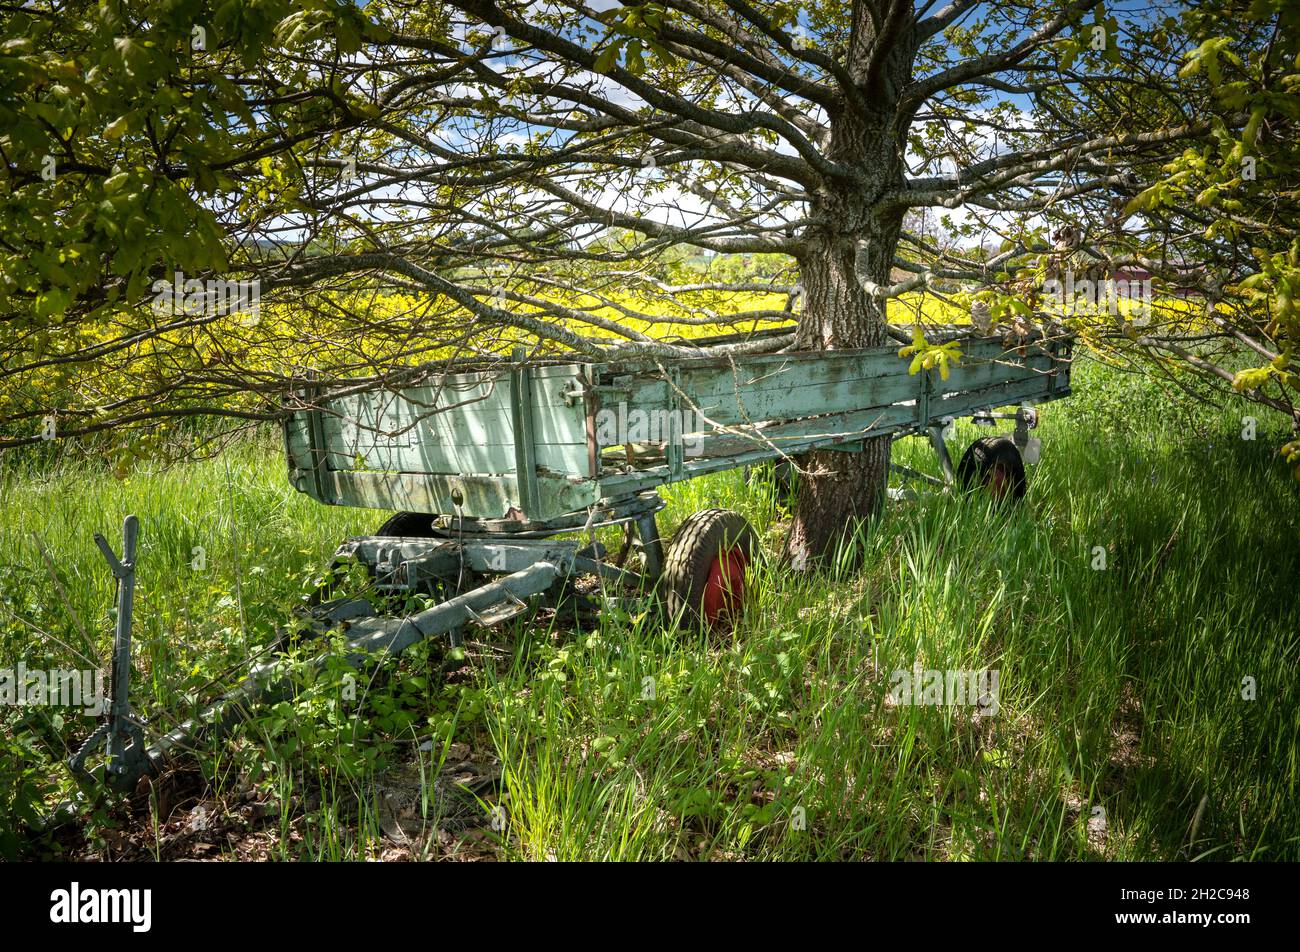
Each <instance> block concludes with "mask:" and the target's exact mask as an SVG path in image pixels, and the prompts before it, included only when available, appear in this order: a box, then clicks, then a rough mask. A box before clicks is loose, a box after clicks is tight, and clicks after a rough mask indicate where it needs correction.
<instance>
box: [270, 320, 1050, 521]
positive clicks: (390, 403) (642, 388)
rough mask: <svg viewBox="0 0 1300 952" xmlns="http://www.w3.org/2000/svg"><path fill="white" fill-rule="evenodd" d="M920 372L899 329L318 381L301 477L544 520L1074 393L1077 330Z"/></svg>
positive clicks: (290, 447) (451, 507) (303, 422)
mask: <svg viewBox="0 0 1300 952" xmlns="http://www.w3.org/2000/svg"><path fill="white" fill-rule="evenodd" d="M961 349H962V353H963V358H962V361H961V364H960V365H958V366H955V367H953V368H952V369H951V373H950V375H949V378H948V379H947V380H944V379H942V378H941V376H940V374H939V373H938V371H937V370H930V371H921V372H919V373H917V374H909V373H908V366H909V364H910V360H909V359H907V358H900V357H899V356H898V347H897V345H889V346H884V347H875V348H866V349H861V350H837V351H826V352H816V353H780V354H761V355H746V356H739V355H737V356H733V357H725V358H718V357H712V356H710V357H699V358H687V359H680V360H673V361H670V362H663V363H660V364H649V363H647V364H644V365H639V366H630V365H626V364H624V365H610V364H596V363H577V362H575V363H554V364H545V365H540V366H530V365H526V364H523V363H518V364H507V365H505V366H504V367H497V368H493V369H488V370H467V371H465V372H452V373H440V374H437V375H433V376H430V377H428V378H427V379H424V380H422V381H420V382H418V383H416V384H413V385H407V386H404V387H402V388H401V389H385V388H377V389H370V390H365V391H363V392H355V393H348V394H345V395H339V396H328V395H325V396H316V397H313V396H312V395H311V394H310V393H308V394H304V396H305V397H306V400H305V402H307V403H309V404H310V409H306V410H302V411H299V412H296V413H294V414H293V415H292V416H291V417H289V418H288V419H287V420H286V423H285V444H286V451H287V454H288V460H289V470H290V478H291V481H292V483H293V485H294V486H295V487H296V488H297V489H298V490H299V491H301V492H305V493H307V494H309V495H310V496H312V497H313V498H315V499H317V500H319V501H321V502H323V503H328V504H331V505H343V506H363V507H370V508H376V509H390V510H396V511H410V512H424V513H433V514H444V515H447V514H451V513H452V512H453V511H455V509H456V502H457V500H459V503H460V512H461V515H462V516H464V517H467V518H474V519H485V520H495V519H510V520H518V521H524V522H529V523H544V522H549V521H552V520H555V519H557V518H559V517H562V516H564V515H566V514H571V513H574V512H578V511H580V510H584V509H586V508H588V507H589V506H592V505H598V504H599V505H604V504H613V503H617V502H618V501H620V500H627V499H630V498H633V497H635V496H636V495H637V494H638V493H642V492H645V491H647V490H652V489H654V488H655V487H657V486H660V485H663V484H665V483H670V482H676V481H679V480H683V479H692V478H694V477H697V476H701V475H705V474H707V473H712V472H717V471H720V470H724V469H730V468H733V467H738V466H744V465H749V464H752V463H756V462H761V461H764V460H771V459H777V458H780V457H781V456H783V455H794V454H797V453H801V452H805V451H807V450H810V449H817V448H826V447H839V448H843V449H846V450H851V449H852V448H853V447H854V446H855V445H856V444H857V443H858V442H859V441H861V440H862V439H863V438H864V437H870V436H880V435H885V434H893V435H899V434H904V433H909V432H922V431H924V430H925V429H926V428H927V427H929V426H932V425H934V424H936V423H937V422H938V421H941V420H944V419H946V418H955V417H960V416H966V415H971V414H974V413H977V412H980V411H984V410H988V409H991V408H994V407H1001V406H1006V405H1010V404H1020V403H1041V402H1045V401H1049V400H1054V399H1058V398H1060V397H1062V396H1065V395H1067V394H1068V393H1069V392H1070V345H1069V341H1068V340H1065V339H1058V340H1046V341H1039V342H1036V343H1028V344H1025V345H1024V346H1021V347H1017V348H1013V349H1008V348H1007V346H1006V345H1005V344H1004V343H1003V342H1002V341H1001V340H1000V339H994V338H979V337H971V338H967V339H964V340H963V341H962V342H961Z"/></svg>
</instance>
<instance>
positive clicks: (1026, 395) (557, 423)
mask: <svg viewBox="0 0 1300 952" xmlns="http://www.w3.org/2000/svg"><path fill="white" fill-rule="evenodd" d="M894 333H898V331H897V329H895V330H894ZM929 336H930V339H931V340H932V341H933V340H935V339H936V337H943V338H945V339H949V340H957V341H959V346H960V349H961V351H962V355H963V356H962V359H961V362H960V364H959V365H957V366H953V367H952V368H951V373H950V376H949V377H948V379H946V380H945V379H943V378H942V377H941V376H940V374H939V372H938V371H937V370H922V371H920V372H919V373H916V374H911V373H909V363H910V361H909V360H907V359H904V358H900V356H899V352H898V347H897V344H891V345H888V346H883V347H874V348H867V349H862V350H836V351H828V352H817V353H768V354H748V355H739V354H737V355H732V356H726V357H717V356H700V357H688V358H685V359H674V360H671V361H663V362H657V363H656V362H645V363H642V364H637V365H629V364H602V363H591V362H585V361H580V360H549V361H543V362H540V363H538V362H524V361H523V360H516V361H508V362H504V363H497V364H495V365H491V366H475V365H470V364H462V365H451V366H443V367H441V368H439V370H438V372H428V373H426V375H425V376H423V377H416V378H411V377H407V378H405V379H404V380H403V383H402V384H401V386H400V387H392V386H389V387H369V388H360V389H359V388H357V387H356V386H351V387H349V385H348V383H347V382H346V381H344V382H342V383H336V384H333V385H332V389H326V388H324V387H323V386H319V387H315V388H312V389H309V390H307V391H305V392H303V393H301V394H299V395H298V396H299V398H300V406H301V407H302V409H300V410H298V411H296V412H294V413H292V414H291V415H290V416H289V417H288V418H287V419H286V421H285V429H284V435H285V447H286V452H287V456H288V465H289V478H290V480H291V482H292V483H293V485H294V487H296V488H297V489H298V490H299V491H301V492H304V493H306V494H308V495H310V496H311V497H313V498H314V499H317V500H319V501H320V502H322V503H326V504H329V505H339V506H358V507H367V508H374V509H385V510H390V511H392V512H393V513H394V515H393V516H392V517H391V518H389V519H388V520H387V522H385V523H384V524H383V525H382V526H381V527H380V528H379V529H378V531H377V532H376V533H375V534H374V535H369V536H363V537H358V538H351V539H347V540H345V541H344V542H343V543H342V544H341V545H340V546H339V548H338V550H337V552H336V553H335V556H334V558H335V562H336V563H345V562H346V563H360V564H361V565H363V566H364V567H365V569H366V571H367V573H368V575H369V578H370V580H371V584H372V585H373V588H374V590H375V591H376V592H378V593H380V594H396V595H401V594H420V595H423V596H425V599H424V601H423V604H430V605H431V607H427V608H424V609H423V610H420V611H417V612H415V613H412V614H406V615H402V616H396V615H390V614H384V613H382V612H381V611H379V610H377V609H376V607H375V606H376V603H377V602H378V603H379V604H381V605H382V604H384V602H383V601H382V600H378V599H373V598H370V599H363V598H344V597H340V598H334V599H328V598H324V597H323V598H322V599H321V600H320V602H319V604H317V605H316V606H315V607H314V608H313V609H312V611H311V613H310V618H309V622H308V627H309V628H310V629H311V630H314V631H317V632H324V631H328V630H331V629H333V630H338V629H340V628H341V629H342V630H343V633H344V636H345V638H346V643H347V652H348V654H347V658H348V660H349V662H350V663H352V664H353V665H354V666H356V667H361V666H364V665H367V664H369V663H371V662H373V661H374V660H375V659H377V658H378V657H380V656H384V655H392V654H398V653H400V652H401V651H403V650H404V649H405V648H407V647H409V646H410V645H412V644H414V643H416V642H417V641H420V640H422V639H425V638H430V637H434V636H448V637H449V638H451V639H452V641H453V642H455V641H456V640H457V639H459V637H460V633H461V631H462V630H463V629H464V628H465V626H467V625H470V624H476V625H487V624H493V623H496V622H500V621H502V620H504V619H507V618H510V617H513V616H514V615H517V614H519V613H521V612H523V611H525V610H527V609H528V608H529V607H530V605H531V604H533V603H534V602H535V601H536V600H539V599H546V598H552V597H554V596H556V593H557V592H558V591H559V590H561V589H563V588H565V586H566V585H568V584H569V583H570V582H572V581H573V580H575V579H577V578H578V577H580V576H588V577H595V578H597V579H599V580H600V582H601V584H602V586H605V587H606V589H607V590H612V591H616V592H617V591H627V590H629V589H638V590H640V591H642V592H645V591H652V592H654V593H655V594H657V595H659V596H662V598H661V602H662V604H663V605H664V606H665V607H666V609H667V611H668V615H669V617H670V618H671V617H679V618H686V619H688V620H690V621H696V622H702V623H705V624H709V625H712V624H717V623H720V622H722V621H724V620H725V618H726V616H727V615H728V614H729V613H731V612H732V611H734V610H735V608H736V607H737V605H738V604H739V602H740V601H741V600H742V598H743V594H744V591H743V590H744V585H745V570H746V566H747V564H748V562H749V561H750V559H751V557H752V556H753V555H754V554H755V552H756V540H755V536H754V533H753V531H752V530H751V529H750V528H749V526H748V525H747V524H746V522H745V520H744V519H743V518H742V517H741V516H740V515H739V514H737V513H734V512H729V511H726V510H721V509H707V510H704V511H701V512H697V513H695V514H693V515H691V516H690V517H688V518H687V519H686V520H685V521H684V522H683V523H682V525H681V526H680V527H679V528H678V530H677V532H676V533H675V535H674V537H673V539H672V540H671V542H669V543H667V544H666V545H665V543H664V542H662V541H661V539H660V535H659V532H658V529H657V526H656V522H655V515H656V513H657V512H658V511H659V510H660V509H661V508H662V507H663V505H664V504H663V501H662V499H661V498H660V496H659V492H658V490H659V489H660V487H662V486H664V485H667V484H669V483H674V482H679V481H681V480H686V479H694V478H696V477H699V476H704V475H707V474H709V473H716V472H719V471H722V470H728V469H735V468H739V467H745V466H749V465H753V464H759V463H764V462H768V461H781V460H783V459H785V458H786V457H789V456H795V455H797V454H800V453H803V452H806V451H809V450H813V449H826V448H833V449H838V450H843V451H845V452H852V451H854V450H855V449H856V448H857V447H859V446H860V443H861V441H862V440H863V439H864V438H867V437H873V436H879V435H884V434H888V435H890V436H891V437H892V438H894V439H898V438H901V437H904V436H912V435H922V436H927V437H928V438H929V439H930V441H931V443H932V445H933V447H934V449H935V451H936V453H937V455H938V457H939V468H940V472H941V473H942V477H941V478H940V477H934V476H930V475H927V474H923V473H919V472H916V471H913V470H909V469H907V468H906V467H895V469H896V470H898V471H900V472H901V473H902V474H903V476H905V477H907V478H913V479H917V478H919V479H922V480H927V481H929V482H931V483H937V484H939V485H940V486H945V485H952V484H953V483H955V482H963V483H967V484H983V485H985V486H987V487H988V488H989V489H990V490H991V491H993V492H995V493H999V494H1010V495H1013V496H1018V495H1019V494H1020V493H1022V492H1023V488H1024V469H1023V465H1022V461H1021V453H1020V450H1021V449H1023V448H1024V447H1026V446H1027V445H1028V444H1029V443H1030V442H1031V441H1030V440H1029V438H1028V431H1029V429H1030V428H1032V427H1033V426H1036V425H1037V414H1036V411H1035V410H1033V409H1032V408H1031V406H1032V405H1034V404H1039V403H1043V402H1046V401H1050V400H1055V399H1058V398H1060V397H1063V396H1065V395H1067V394H1068V393H1069V392H1070V349H1071V347H1070V341H1069V339H1068V337H1065V336H1062V335H1057V336H1046V335H1045V334H1044V333H1043V332H1041V331H1035V332H1033V333H1031V334H1029V335H1028V336H1025V335H1023V334H1022V335H1021V336H1018V337H1017V338H1016V339H1014V340H1010V339H1006V338H1002V337H987V336H972V333H971V329H970V328H965V329H964V330H963V329H960V328H951V329H948V330H947V331H944V332H940V333H939V334H936V333H935V332H934V331H933V330H932V331H931V332H930V335H929ZM729 339H731V338H715V339H713V340H710V341H708V342H707V343H718V342H721V341H724V340H729ZM734 339H739V338H734ZM697 343H705V342H697ZM1009 405H1015V406H1017V407H1018V409H1016V411H1015V412H1014V414H997V413H993V412H992V411H993V409H994V408H997V407H1005V406H1009ZM964 416H974V417H976V418H978V419H982V420H983V421H984V422H992V420H993V419H994V418H1007V419H1014V420H1015V433H1014V436H1013V437H1009V438H1008V437H998V438H985V439H982V440H977V441H976V442H975V443H974V444H973V445H972V446H971V447H970V448H968V450H967V451H966V454H965V456H964V457H963V458H962V461H961V463H960V465H958V466H957V467H954V466H953V464H952V462H951V459H950V458H949V456H948V453H947V449H946V444H945V439H944V428H945V426H946V424H947V423H949V422H950V421H951V420H953V419H954V418H958V417H964ZM608 526H619V527H621V529H622V531H623V535H622V541H621V543H620V545H619V547H618V552H617V553H616V554H611V553H610V552H608V551H607V550H606V549H605V547H604V546H603V545H601V544H600V543H599V542H597V541H595V530H597V529H600V528H604V527H608ZM134 537H135V527H134V526H130V527H129V531H128V538H127V549H128V550H133V549H134ZM101 548H103V549H104V551H105V555H106V558H109V561H110V566H112V567H113V571H114V573H115V574H117V575H118V577H119V579H121V580H122V582H121V584H120V587H119V598H121V597H122V596H123V593H125V597H126V598H127V604H126V606H125V608H126V611H125V613H124V612H122V611H119V616H118V617H119V641H118V644H117V650H115V652H114V658H115V659H119V657H120V658H121V660H120V666H119V664H118V662H117V660H115V676H114V681H115V684H114V688H113V699H114V700H113V705H112V708H111V710H110V712H109V715H108V721H107V723H106V724H105V726H103V727H101V728H100V730H99V731H98V732H96V735H95V737H94V738H93V741H94V743H91V742H88V743H87V744H86V745H84V746H83V749H82V750H81V751H80V752H79V753H78V754H77V756H76V757H74V758H73V768H74V771H76V772H77V773H78V775H79V776H82V777H83V778H87V779H88V778H89V776H90V775H89V772H88V771H87V770H86V768H85V761H86V759H87V756H88V754H89V753H90V752H91V750H92V748H94V747H95V744H97V743H98V742H99V741H100V740H101V739H104V738H106V739H107V744H108V747H109V751H110V762H109V764H108V765H107V767H106V769H105V772H104V775H103V779H106V780H108V781H109V782H110V783H111V784H112V785H113V786H117V787H119V788H128V787H131V786H133V785H134V782H135V781H136V780H138V778H139V777H140V776H142V775H144V774H146V773H152V772H156V770H157V769H158V768H159V767H160V765H161V764H162V763H163V762H165V760H166V759H167V758H168V755H169V754H171V753H173V752H175V751H177V750H180V749H184V748H186V747H189V746H191V745H192V744H194V743H196V742H197V741H198V740H199V738H200V737H201V736H207V737H211V736H212V735H213V734H219V733H221V732H223V731H224V730H226V729H228V728H229V727H230V726H231V725H233V724H234V723H236V722H237V721H239V720H241V719H243V718H244V717H246V716H247V712H248V710H249V708H250V707H251V706H252V704H254V703H255V702H258V701H265V700H268V699H278V698H281V697H285V696H288V695H289V694H291V693H292V690H293V688H292V684H291V683H290V681H289V679H288V678H287V675H286V674H285V672H284V670H283V669H282V668H281V662H280V661H279V660H271V661H268V662H266V663H263V664H259V665H257V666H256V667H254V668H253V669H252V672H251V673H250V675H249V677H247V678H246V679H245V680H244V681H243V682H241V683H240V684H239V685H238V686H237V687H236V688H235V689H234V690H233V691H232V692H230V693H229V694H227V695H226V696H224V697H222V698H220V699H218V700H217V701H216V702H214V703H213V704H211V705H209V706H208V707H207V708H205V709H204V710H202V711H200V712H199V713H198V714H197V715H196V716H195V717H194V718H193V719H192V720H190V721H189V722H187V723H185V724H183V725H181V726H180V727H178V728H176V729H175V730H173V731H172V732H171V733H169V734H167V735H166V736H164V737H162V738H160V739H158V740H156V741H155V742H154V743H153V744H152V745H151V746H146V745H145V741H144V737H143V735H142V734H141V732H140V730H139V727H138V726H137V725H136V722H135V721H134V720H133V719H132V718H131V716H130V712H129V707H128V706H127V705H126V701H125V684H124V683H123V679H124V678H125V676H126V673H127V672H129V669H130V665H129V638H130V631H129V625H130V622H129V611H130V605H129V597H130V577H131V576H130V573H131V572H133V571H134V565H133V562H132V561H131V560H130V556H129V555H126V556H124V558H123V560H122V561H121V562H118V561H117V560H116V559H115V558H111V555H112V553H111V550H110V549H108V547H107V544H106V543H103V542H102V540H101ZM633 550H636V552H637V557H635V558H630V556H632V553H633ZM408 604H409V602H408ZM123 614H125V616H126V620H125V634H123V624H122V621H123ZM123 638H125V643H123ZM119 673H121V674H122V678H119V677H118V674H119Z"/></svg>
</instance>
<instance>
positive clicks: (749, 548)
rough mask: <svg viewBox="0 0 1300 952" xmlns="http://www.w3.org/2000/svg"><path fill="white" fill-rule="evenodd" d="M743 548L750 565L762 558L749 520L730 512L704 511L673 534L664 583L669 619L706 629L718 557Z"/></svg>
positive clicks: (756, 537) (665, 559) (689, 519)
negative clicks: (706, 605) (707, 598)
mask: <svg viewBox="0 0 1300 952" xmlns="http://www.w3.org/2000/svg"><path fill="white" fill-rule="evenodd" d="M734 548H743V549H744V550H745V553H746V555H747V556H748V558H749V561H750V563H751V564H752V562H753V561H754V560H755V559H757V558H758V557H759V547H758V535H757V534H756V533H755V532H754V530H753V528H752V527H751V526H750V524H749V523H748V522H746V521H745V517H744V516H742V515H741V514H740V513H738V512H733V511H732V510H730V509H701V510H700V511H699V512H696V513H693V514H692V515H690V516H688V517H687V518H686V520H685V521H684V522H683V523H682V524H681V525H680V526H678V527H677V531H676V532H675V533H673V538H672V541H671V542H670V543H669V544H668V554H667V556H666V557H665V558H664V570H663V577H662V579H661V580H660V585H661V591H662V592H663V599H664V607H665V608H666V609H667V611H668V617H669V618H678V617H680V618H681V619H682V621H683V623H686V624H691V625H706V624H707V622H708V620H707V618H706V616H705V612H704V607H703V606H704V593H705V588H706V586H707V584H708V581H709V572H710V570H711V568H712V566H713V562H714V560H715V559H716V558H717V557H718V553H719V552H720V551H723V550H729V549H734Z"/></svg>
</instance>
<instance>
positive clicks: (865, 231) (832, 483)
mask: <svg viewBox="0 0 1300 952" xmlns="http://www.w3.org/2000/svg"><path fill="white" fill-rule="evenodd" d="M867 7H868V5H867V4H863V3H857V4H854V10H853V25H852V33H851V37H850V44H849V57H848V65H849V71H850V73H851V75H852V77H853V80H854V83H855V85H856V86H857V88H858V90H859V91H860V92H861V94H862V99H861V100H858V101H856V102H854V101H852V100H851V99H850V98H849V97H845V99H844V100H843V102H842V107H841V109H839V110H838V111H837V112H836V113H835V114H833V115H832V116H831V122H830V132H831V141H830V143H829V149H828V151H827V157H828V158H830V159H831V160H832V161H834V162H836V163H838V164H840V165H841V166H843V167H846V168H849V169H852V170H854V172H855V173H856V174H855V176H854V177H853V178H851V179H837V180H833V181H832V180H828V181H826V182H824V183H823V185H822V188H821V189H819V190H818V192H817V194H816V195H815V196H814V199H813V201H812V203H811V205H812V207H811V213H812V214H811V215H810V220H811V222H812V223H813V224H812V227H811V228H810V230H809V234H808V241H807V245H806V251H805V253H804V254H803V255H802V256H800V259H799V265H800V274H801V280H802V283H803V287H804V312H803V315H802V317H801V319H800V322H799V327H798V330H797V332H796V335H795V348H796V349H800V350H833V349H836V348H854V347H878V346H880V345H881V344H884V343H885V341H886V332H885V327H886V323H887V319H886V313H885V301H884V300H882V299H880V298H878V297H876V296H874V295H872V294H870V293H868V291H867V290H866V288H865V287H864V281H866V282H870V283H872V284H875V285H879V286H880V287H888V286H889V284H890V283H891V282H890V275H891V272H892V270H893V265H894V253H895V250H896V248H897V246H898V240H899V235H900V233H901V231H902V226H903V209H901V208H897V207H893V206H891V205H889V204H888V203H885V202H882V201H881V198H882V196H884V195H885V194H886V192H888V191H889V190H890V189H894V188H900V187H903V186H905V184H906V176H905V170H904V165H903V148H904V143H905V142H906V141H907V140H906V135H907V128H906V124H905V123H903V122H902V121H901V120H900V113H899V111H898V109H897V102H898V100H897V91H898V90H901V89H903V88H905V86H906V85H907V83H908V82H909V80H910V77H911V62H912V57H913V55H914V52H915V51H914V49H913V47H912V40H911V34H910V32H909V31H907V30H905V29H901V28H899V25H898V24H897V23H896V22H893V20H892V18H886V19H884V20H881V21H878V20H874V19H873V18H871V17H870V16H868V9H867ZM895 30H896V31H897V32H896V33H893V34H892V35H891V31H895ZM882 41H884V42H882ZM864 103H865V104H864ZM889 453H890V438H889V437H888V436H880V437H875V438H873V439H868V440H864V441H863V444H862V449H861V451H857V452H846V451H841V450H819V451H816V452H813V453H809V454H806V455H804V456H801V457H799V458H797V460H796V464H797V465H798V466H799V467H800V469H801V470H802V472H803V478H802V479H800V481H799V488H798V490H797V492H796V498H795V503H794V519H793V522H792V524H791V527H790V533H789V535H788V536H787V538H786V557H787V558H788V559H789V561H790V563H791V565H792V566H794V567H795V568H796V569H805V568H812V567H814V566H815V565H816V564H817V563H818V562H821V561H824V560H825V559H826V558H827V557H831V556H834V555H835V554H836V550H837V549H838V547H839V546H840V545H841V543H842V542H843V541H845V540H846V539H847V538H849V537H851V535H852V534H853V533H854V532H855V531H856V530H857V528H858V527H859V526H860V525H862V523H863V522H864V521H865V520H867V519H870V518H872V517H874V516H875V515H877V514H878V513H879V512H880V509H881V506H882V505H883V502H884V499H885V487H886V482H887V478H888V473H889Z"/></svg>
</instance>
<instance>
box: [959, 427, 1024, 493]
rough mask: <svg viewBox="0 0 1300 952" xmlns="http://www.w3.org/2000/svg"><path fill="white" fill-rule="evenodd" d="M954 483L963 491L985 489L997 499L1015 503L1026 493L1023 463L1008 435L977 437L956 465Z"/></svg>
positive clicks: (1018, 451)
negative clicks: (955, 481)
mask: <svg viewBox="0 0 1300 952" xmlns="http://www.w3.org/2000/svg"><path fill="white" fill-rule="evenodd" d="M957 484H958V485H959V486H961V487H962V488H963V489H966V490H974V489H984V490H985V491H986V492H988V494H989V495H990V496H992V497H993V498H994V499H996V500H998V501H999V502H1002V501H1006V500H1010V501H1012V502H1018V501H1020V500H1021V499H1022V498H1024V495H1025V463H1024V460H1022V459H1021V458H1020V450H1018V449H1017V448H1016V444H1015V441H1014V440H1012V439H1011V437H1009V436H986V437H984V438H983V439H979V440H976V441H975V442H974V443H972V444H971V445H970V446H969V447H967V449H966V452H965V453H964V454H963V455H962V458H961V462H960V463H958V464H957Z"/></svg>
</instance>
